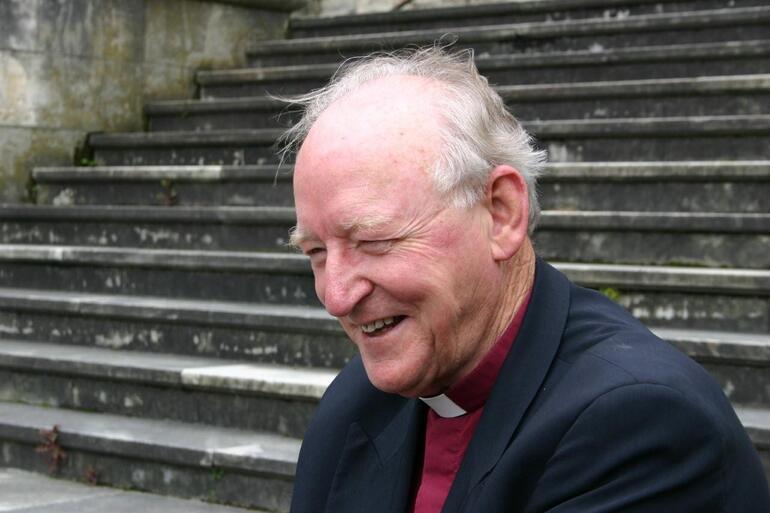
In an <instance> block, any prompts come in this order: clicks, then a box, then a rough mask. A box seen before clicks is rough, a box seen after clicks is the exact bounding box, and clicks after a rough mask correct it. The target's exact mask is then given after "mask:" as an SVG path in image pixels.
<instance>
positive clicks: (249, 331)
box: [0, 0, 770, 512]
mask: <svg viewBox="0 0 770 513" xmlns="http://www.w3.org/2000/svg"><path fill="white" fill-rule="evenodd" d="M485 23H486V24H488V26H482V25H483V24H485ZM768 25H770V6H769V5H767V2H766V1H765V0H735V1H731V0H681V1H680V0H675V1H666V2H661V1H658V0H649V1H648V0H601V1H600V0H542V1H540V2H531V1H525V2H515V3H509V4H496V5H489V6H480V7H472V8H470V7H463V8H460V9H440V10H430V11H412V12H402V13H395V14H378V15H372V16H368V17H367V16H356V17H339V18H332V19H324V20H305V21H297V22H296V23H295V24H294V28H295V30H294V35H295V36H300V37H298V38H296V39H293V40H288V41H265V42H261V43H260V44H259V46H258V47H257V46H255V47H253V48H252V49H250V50H249V55H248V58H249V60H250V63H251V65H257V64H259V65H260V66H261V67H259V68H244V69H237V70H229V71H201V72H199V73H198V74H197V76H196V81H197V85H198V88H199V96H200V98H202V99H203V101H202V100H181V101H170V102H153V103H151V104H148V105H147V107H146V114H147V117H148V126H149V128H150V131H149V132H147V133H134V134H94V135H92V136H91V137H90V139H89V145H90V149H91V150H92V151H93V161H94V162H95V163H97V164H99V166H97V167H89V168H48V169H45V168H41V169H37V170H36V171H35V172H34V178H35V180H36V184H37V185H36V187H37V188H36V190H37V199H38V201H39V202H40V203H41V205H38V206H35V207H30V206H0V383H2V385H0V401H4V402H0V443H1V444H2V452H1V454H2V456H0V457H2V462H3V464H4V465H6V466H15V467H21V468H26V469H31V470H35V471H38V472H44V471H46V469H47V466H48V462H47V461H46V459H45V456H47V455H46V454H40V453H35V451H34V448H35V447H36V446H37V445H39V444H40V443H41V435H40V433H39V430H41V429H49V430H50V429H51V428H52V427H53V426H54V425H58V426H59V429H60V433H61V445H62V446H63V448H64V450H65V451H66V452H67V455H68V457H67V459H66V460H64V461H63V462H62V464H61V466H60V467H61V468H60V469H59V475H61V476H62V477H67V478H71V479H83V476H88V475H98V477H99V482H100V483H103V484H107V485H112V486H117V487H131V488H136V489H140V490H146V491H152V492H156V493H164V494H172V495H178V496H180V497H194V498H203V499H206V500H208V501H214V502H221V503H226V504H235V505H239V506H248V507H252V508H259V509H264V510H270V511H274V512H282V511H286V510H287V508H288V502H289V497H290V491H291V480H292V476H293V471H294V462H295V460H296V455H297V451H298V447H299V437H300V436H301V433H302V430H303V428H304V426H305V425H306V423H307V421H308V418H309V416H310V414H311V412H312V409H313V405H314V404H315V402H316V401H317V400H318V398H319V397H320V395H321V393H322V392H323V390H324V388H325V386H326V384H327V383H328V382H329V380H330V379H331V377H332V376H333V375H334V373H335V372H336V370H337V369H339V368H341V367H342V366H343V365H344V364H345V363H346V362H347V361H348V360H349V359H350V358H352V357H353V356H354V355H355V353H356V350H355V347H354V346H353V345H352V344H351V343H350V342H349V341H348V340H347V337H346V336H345V334H344V333H343V331H342V329H341V327H340V326H339V324H338V323H337V322H336V320H335V319H333V318H332V317H330V316H329V315H328V314H327V313H326V312H325V311H324V310H323V309H322V308H321V307H320V306H319V304H318V301H317V299H316V298H315V292H314V287H313V280H312V275H311V273H310V270H309V267H308V264H307V261H306V259H305V258H304V257H302V256H300V255H297V254H292V253H289V252H288V251H287V249H288V248H287V247H286V242H287V231H288V229H289V228H290V227H291V226H292V225H293V224H294V222H295V219H294V212H293V209H292V208H291V206H292V198H291V176H292V166H291V164H290V163H287V164H285V165H284V166H283V168H282V169H281V170H280V172H277V170H276V166H275V163H276V162H277V158H276V156H275V155H274V151H275V149H274V147H273V144H274V142H275V139H276V137H277V136H278V135H279V134H280V132H281V130H280V129H279V127H281V126H284V125H285V123H286V122H288V121H289V120H291V119H292V114H291V113H290V112H288V111H287V112H283V115H282V117H281V118H280V119H278V120H276V119H274V117H275V116H276V115H278V114H281V113H282V109H283V107H282V106H281V104H280V103H278V102H277V101H276V100H275V99H272V98H270V97H268V96H265V93H266V92H272V93H279V94H293V93H301V92H306V91H308V90H309V89H311V88H313V87H318V86H319V85H321V84H323V83H324V82H325V81H326V80H327V79H328V77H329V76H330V75H331V74H332V73H333V72H334V70H335V69H336V66H337V62H338V61H339V60H340V59H341V58H342V56H350V55H356V54H360V53H361V52H363V51H366V50H367V49H368V48H372V47H378V48H379V47H382V46H384V47H402V46H404V45H406V44H412V45H413V44H415V43H419V42H420V41H424V42H431V41H432V39H434V38H435V37H437V36H440V35H443V34H444V33H453V34H456V35H457V37H458V42H457V44H456V46H457V47H461V48H462V47H473V48H474V49H475V50H476V61H477V63H478V64H479V67H480V69H481V70H482V72H483V73H484V74H485V75H486V76H488V77H489V79H490V82H491V83H493V84H496V85H497V87H498V88H499V90H500V92H501V94H502V96H503V97H504V98H505V100H506V101H507V102H508V103H509V104H510V105H511V106H512V107H513V110H514V112H515V113H516V114H517V116H518V117H520V118H521V119H523V120H526V121H525V123H524V124H525V125H526V127H527V128H528V129H530V130H531V131H532V132H533V133H534V134H535V135H536V137H537V139H538V144H539V145H540V146H541V147H542V148H544V149H547V150H548V151H549V153H550V160H551V163H550V164H549V165H548V166H547V168H546V172H545V174H544V176H543V178H542V180H541V182H540V185H539V188H540V190H541V196H542V201H543V209H544V213H543V218H542V222H541V227H540V229H539V230H538V233H537V235H536V238H535V244H536V247H537V250H538V252H539V253H540V254H541V255H542V256H544V257H546V258H547V259H549V260H551V261H554V262H555V265H556V266H557V267H558V268H559V269H561V270H562V271H563V272H565V273H566V274H567V275H568V276H569V277H570V278H571V279H573V280H574V281H576V282H577V283H580V284H583V285H585V286H588V287H591V288H594V289H598V290H600V291H601V292H603V293H604V294H606V295H607V296H609V297H611V298H613V299H614V300H615V301H617V302H618V303H620V304H621V305H623V306H624V307H626V308H628V309H629V310H630V311H631V312H632V313H633V314H634V315H635V316H637V317H638V318H640V319H641V320H642V321H643V322H645V323H646V324H648V325H650V326H652V327H653V329H654V330H655V331H656V332H657V333H658V334H659V335H660V336H661V337H662V338H664V339H666V340H669V341H670V342H671V343H673V344H675V345H676V346H678V347H679V348H681V349H682V350H683V351H684V352H685V353H687V354H689V355H690V356H691V357H693V358H694V359H696V360H697V361H699V362H700V363H701V364H702V365H704V367H706V369H708V370H709V371H710V372H711V373H712V374H713V375H714V376H715V377H716V378H717V380H718V381H719V382H720V383H721V385H722V388H723V390H724V391H725V393H726V394H727V395H728V397H729V398H730V399H731V401H732V402H733V404H734V405H736V407H737V411H738V413H739V416H740V418H741V419H742V421H743V422H744V425H745V426H746V427H747V430H748V431H749V433H750V435H751V437H752V439H753V441H754V443H755V444H756V446H757V448H758V449H759V451H760V454H761V457H762V458H763V461H764V463H765V466H766V468H767V470H768V475H770V407H768V405H769V404H770V380H768V375H769V374H768V370H770V369H769V368H770V335H768V333H770V271H768V269H770V254H769V253H768V251H767V248H768V247H770V244H768V242H770V234H769V233H770V204H769V203H768V201H767V198H768V197H770V196H769V195H768V193H770V163H769V161H768V160H767V159H768V153H767V148H768V147H770V145H768V139H769V136H770V110H768V106H769V105H770V102H768V99H770V98H769V97H770V92H769V91H768V89H769V88H770V75H768V73H770V39H769V38H768V33H770V32H768V30H767V29H768ZM445 27H453V28H445ZM303 30H304V31H306V32H304V36H303V35H302V34H303V33H302V32H301V31H303ZM311 31H318V32H316V33H317V34H322V33H323V34H327V35H325V36H322V37H307V36H308V35H310V34H311ZM322 31H327V32H322ZM329 31H331V32H329ZM334 31H339V32H337V33H340V32H341V33H344V34H345V35H330V34H334V33H335V32H334ZM265 65H267V67H265ZM76 410H91V411H90V412H89V413H85V412H83V411H76ZM1 486H2V483H1V482H0V487H1ZM0 504H2V499H0ZM0 509H2V508H0ZM141 509H144V508H141ZM104 510H105V511H109V510H110V509H109V508H108V509H104ZM148 511H151V510H148ZM169 511H173V509H170V510H169ZM189 511H197V510H195V509H190V510H189Z"/></svg>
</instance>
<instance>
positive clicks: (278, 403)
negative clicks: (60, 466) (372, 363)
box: [0, 341, 336, 437]
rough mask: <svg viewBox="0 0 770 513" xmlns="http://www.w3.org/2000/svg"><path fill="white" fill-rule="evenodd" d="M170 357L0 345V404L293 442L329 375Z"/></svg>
mask: <svg viewBox="0 0 770 513" xmlns="http://www.w3.org/2000/svg"><path fill="white" fill-rule="evenodd" d="M177 358H179V359H180V360H182V362H176V361H171V360H172V357H170V356H168V355H158V354H144V353H124V354H123V355H121V357H120V358H119V359H117V358H116V357H115V352H114V350H111V349H96V348H88V347H86V348H84V347H77V346H62V345H55V344H46V343H33V344H30V343H28V342H13V341H3V342H2V344H0V400H3V401H9V402H21V403H24V404H35V405H40V406H47V407H58V408H68V409H78V410H86V411H92V412H104V413H114V414H121V415H126V416H129V417H141V418H147V419H167V420H175V421H181V422H187V423H193V424H206V425H212V426H220V427H226V428H238V429H244V430H252V431H259V432H271V433H277V434H280V435H284V436H292V437H301V436H302V435H303V434H304V432H305V430H306V429H307V426H308V423H309V422H310V419H311V418H312V415H313V412H314V410H315V406H316V403H317V400H318V399H319V398H320V396H321V394H322V393H323V392H324V390H325V389H326V387H327V386H328V384H329V383H330V382H331V380H332V379H333V377H334V376H335V374H336V372H335V371H334V370H316V369H301V370H300V369H291V368H287V367H279V366H274V365H258V364H245V363H239V362H235V361H226V360H225V361H211V360H212V359H211V358H202V359H199V360H200V361H197V362H196V361H195V359H194V358H191V357H179V356H177ZM185 364H187V365H186V366H185Z"/></svg>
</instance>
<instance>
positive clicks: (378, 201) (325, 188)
mask: <svg viewBox="0 0 770 513" xmlns="http://www.w3.org/2000/svg"><path fill="white" fill-rule="evenodd" d="M432 88H434V89H435V85H434V84H432V83H430V82H426V80H425V79H421V78H416V77H391V78H389V79H383V80H379V81H374V82H373V83H371V84H367V85H365V86H363V87H362V88H361V89H360V90H358V91H356V92H354V93H351V94H350V95H349V96H346V97H344V98H342V99H340V100H338V101H336V102H334V103H333V104H332V105H330V106H329V108H327V110H326V111H324V113H323V114H322V115H321V116H320V117H319V118H318V120H317V121H316V123H315V124H314V125H313V127H312V128H311V130H310V132H309V134H308V137H307V138H306V139H305V142H304V143H303V145H302V148H301V149H300V152H299V154H298V157H297V162H296V165H295V174H294V193H295V205H296V209H297V219H298V226H299V228H300V230H301V231H305V232H312V231H315V230H316V229H315V228H314V225H316V224H317V223H318V222H320V221H321V220H322V217H323V220H325V221H328V222H331V221H333V222H334V223H335V224H336V225H338V226H339V227H342V226H347V227H361V226H369V225H375V224H386V221H387V220H391V219H398V218H400V217H403V216H409V215H410V213H411V212H412V211H419V210H421V209H422V208H423V207H424V205H423V204H424V203H425V202H426V201H427V202H430V201H434V200H436V199H437V195H436V193H435V191H434V190H433V184H432V180H431V177H430V172H431V171H432V168H433V166H434V165H435V162H436V160H437V158H438V156H439V151H440V147H441V144H440V139H441V138H440V135H441V132H440V117H439V115H438V113H437V112H436V107H435V102H434V101H432V100H431V96H432V95H433V96H434V97H435V94H436V93H435V91H433V92H431V89H432Z"/></svg>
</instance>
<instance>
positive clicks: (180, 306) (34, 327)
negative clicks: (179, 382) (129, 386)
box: [0, 288, 354, 368]
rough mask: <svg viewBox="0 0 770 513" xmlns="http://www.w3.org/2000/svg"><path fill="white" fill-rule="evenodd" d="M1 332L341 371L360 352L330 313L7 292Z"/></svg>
mask: <svg viewBox="0 0 770 513" xmlns="http://www.w3.org/2000/svg"><path fill="white" fill-rule="evenodd" d="M0 335H1V336H2V337H3V338H6V339H13V340H24V341H28V342H37V341H47V342H50V343H55V344H64V345H84V346H96V347H101V348H108V349H114V350H121V351H145V352H157V353H168V354H181V355H195V356H207V357H216V358H228V359H239V360H243V361H247V362H259V363H271V364H272V363H275V364H282V365H297V366H304V367H331V368H340V367H342V366H343V365H344V364H345V363H346V362H347V360H348V359H349V358H350V357H351V356H352V355H353V353H354V349H353V346H352V344H351V343H350V341H349V340H348V339H347V337H346V336H345V334H344V333H343V331H342V328H341V327H340V326H339V323H338V322H337V321H336V320H335V319H334V318H332V317H330V316H329V315H328V314H327V313H326V312H325V311H324V310H323V309H321V308H318V307H309V306H291V305H281V304H266V303H245V302H233V301H208V300H192V299H179V298H176V299H175V298H169V297H161V296H131V295H122V296H120V295H115V294H94V293H82V292H69V291H60V290H34V289H26V288H20V289H9V288H0Z"/></svg>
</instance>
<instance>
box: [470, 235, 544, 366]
mask: <svg viewBox="0 0 770 513" xmlns="http://www.w3.org/2000/svg"><path fill="white" fill-rule="evenodd" d="M502 266H503V268H502V274H503V280H502V282H503V283H504V286H503V289H502V290H503V291H502V294H501V299H500V302H499V308H498V309H497V314H496V316H495V318H494V319H493V322H492V324H491V325H492V326H493V327H494V329H493V330H492V331H491V332H490V337H489V340H488V341H486V346H485V347H484V350H483V353H484V354H486V352H487V351H489V349H490V348H491V347H492V346H493V345H494V343H495V341H496V340H497V339H498V338H499V337H500V335H502V334H503V332H504V331H505V330H506V328H507V327H508V325H509V324H510V323H511V320H513V318H514V317H515V316H516V313H517V312H518V311H519V308H521V307H522V305H523V303H524V300H525V299H526V298H527V296H528V295H529V292H530V290H532V284H533V283H534V281H535V251H534V249H533V248H532V243H531V242H530V240H529V238H527V239H526V240H525V242H524V244H523V245H522V247H521V249H519V251H518V252H517V253H516V254H515V255H514V256H513V258H511V259H510V260H508V261H506V262H504V263H503V264H502Z"/></svg>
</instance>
